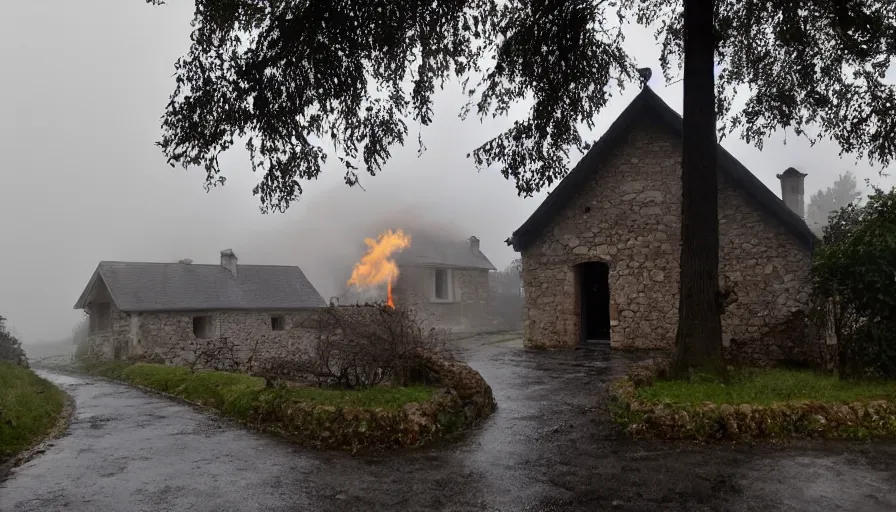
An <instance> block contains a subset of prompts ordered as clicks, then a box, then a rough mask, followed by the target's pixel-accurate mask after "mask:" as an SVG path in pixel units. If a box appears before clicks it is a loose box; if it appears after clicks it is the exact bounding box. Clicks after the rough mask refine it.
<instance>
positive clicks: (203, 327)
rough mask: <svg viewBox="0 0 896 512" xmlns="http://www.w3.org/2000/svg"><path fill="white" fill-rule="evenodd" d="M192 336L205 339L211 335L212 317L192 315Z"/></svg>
mask: <svg viewBox="0 0 896 512" xmlns="http://www.w3.org/2000/svg"><path fill="white" fill-rule="evenodd" d="M193 336H195V337H196V338H197V339H206V338H211V337H212V317H210V316H194V317H193Z"/></svg>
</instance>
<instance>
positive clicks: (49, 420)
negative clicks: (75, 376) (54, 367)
mask: <svg viewBox="0 0 896 512" xmlns="http://www.w3.org/2000/svg"><path fill="white" fill-rule="evenodd" d="M64 405H65V394H64V393H63V392H62V390H60V389H59V388H57V387H56V386H54V385H53V384H51V383H50V382H48V381H46V380H44V379H42V378H40V377H38V376H37V375H36V374H35V373H34V372H32V371H31V370H28V369H26V368H22V367H20V366H16V365H13V364H10V363H5V362H2V361H0V462H2V461H4V460H6V459H9V458H11V457H12V456H14V455H16V454H17V453H19V452H20V451H23V450H26V449H28V448H30V447H31V446H33V445H34V444H36V443H37V442H39V441H40V440H41V439H43V438H44V437H45V436H46V435H47V434H48V433H49V432H50V430H51V429H52V428H53V427H54V426H55V425H56V424H57V422H58V420H59V415H60V414H61V413H62V410H63V406H64Z"/></svg>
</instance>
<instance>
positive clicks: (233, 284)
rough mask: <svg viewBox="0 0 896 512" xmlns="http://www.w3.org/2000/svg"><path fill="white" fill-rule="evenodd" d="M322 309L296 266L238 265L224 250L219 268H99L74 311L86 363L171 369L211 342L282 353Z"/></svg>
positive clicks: (185, 264)
mask: <svg viewBox="0 0 896 512" xmlns="http://www.w3.org/2000/svg"><path fill="white" fill-rule="evenodd" d="M323 307H326V303H325V302H324V299H323V298H322V297H321V295H320V294H319V293H318V292H317V290H316V289H315V288H314V286H312V284H311V282H310V281H308V279H307V278H306V277H305V274H304V273H303V272H302V270H301V269H300V268H299V267H295V266H276V265H240V264H238V262H237V257H236V255H235V254H234V253H233V251H231V250H230V249H227V250H224V251H221V262H220V264H219V265H199V264H193V263H192V262H191V261H190V260H182V261H181V262H179V263H144V262H120V261H103V262H100V264H99V265H98V266H97V268H96V270H95V271H94V273H93V275H92V276H91V278H90V281H88V283H87V286H86V287H85V288H84V291H83V293H81V297H80V298H78V302H77V303H76V304H75V309H83V310H84V311H85V312H87V314H88V315H89V316H90V318H89V324H90V326H89V334H88V347H89V355H90V356H91V357H93V358H95V359H106V360H109V359H116V360H118V359H127V358H129V357H134V356H143V357H147V356H151V355H153V354H159V355H162V357H163V359H165V360H166V361H168V362H175V363H178V362H183V360H184V359H185V358H187V357H189V355H190V354H191V353H192V352H193V351H194V350H195V349H196V347H198V346H200V345H201V344H203V343H206V342H207V341H208V340H211V339H220V338H227V339H229V340H231V341H232V342H233V343H234V344H235V346H236V347H237V349H238V350H239V351H241V352H246V351H248V350H250V348H251V350H253V351H255V350H257V351H260V352H264V353H267V354H274V353H277V352H278V351H283V350H287V349H289V348H291V347H292V346H293V345H294V344H297V343H304V342H306V341H307V339H308V336H307V332H306V331H305V329H304V327H303V325H304V322H305V320H306V319H307V318H308V314H309V313H310V312H313V311H315V310H320V309H321V308H323Z"/></svg>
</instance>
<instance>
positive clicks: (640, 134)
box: [522, 116, 811, 352]
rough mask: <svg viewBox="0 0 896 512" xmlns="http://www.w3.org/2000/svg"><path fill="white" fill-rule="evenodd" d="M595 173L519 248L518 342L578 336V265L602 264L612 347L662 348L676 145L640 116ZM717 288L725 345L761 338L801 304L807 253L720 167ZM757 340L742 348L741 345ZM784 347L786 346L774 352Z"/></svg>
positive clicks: (675, 258)
mask: <svg viewBox="0 0 896 512" xmlns="http://www.w3.org/2000/svg"><path fill="white" fill-rule="evenodd" d="M625 137H626V138H625V139H624V140H623V141H622V143H620V144H618V145H616V147H615V149H614V150H613V151H612V152H611V154H610V156H609V158H607V159H606V160H604V161H603V162H601V163H600V165H599V167H600V169H599V173H598V174H597V175H596V178H593V179H590V180H589V182H588V183H587V185H585V186H584V188H582V189H581V191H580V192H578V193H577V195H576V196H575V197H574V198H573V199H572V200H571V201H569V202H568V204H566V205H565V207H564V208H563V209H562V210H561V211H560V212H559V213H558V214H556V215H554V217H553V219H552V220H551V221H550V223H549V224H548V225H547V227H545V228H544V229H542V230H541V233H540V235H539V236H538V237H537V240H536V241H535V242H534V243H532V244H530V246H529V247H528V248H527V249H525V250H523V251H522V253H523V254H522V256H523V257H522V264H523V272H522V275H523V288H524V290H525V294H526V304H525V307H524V312H523V321H524V326H525V337H526V342H527V343H528V344H529V345H541V346H549V347H560V346H570V345H574V344H577V343H578V341H579V329H580V318H579V314H580V312H579V304H578V299H577V294H576V289H577V283H576V272H575V270H574V269H575V266H576V265H577V264H580V263H583V262H589V261H602V262H606V263H607V264H608V265H609V287H610V297H611V299H610V300H611V309H610V310H611V335H610V338H611V345H612V346H613V347H617V348H638V349H648V348H670V347H671V346H672V345H673V343H674V338H675V330H676V326H677V317H678V291H679V286H678V285H679V283H678V281H679V257H680V232H681V224H680V222H681V220H680V219H681V150H680V147H681V143H680V140H678V139H676V136H675V134H673V133H670V132H669V130H668V129H667V128H666V127H665V126H664V125H662V123H660V122H658V121H656V120H653V119H652V118H650V117H647V116H641V117H640V118H639V119H638V120H637V121H636V123H635V125H634V126H633V127H632V128H631V129H630V130H629V131H628V133H627V135H626V136H625ZM719 179H720V182H719V231H720V232H719V238H720V240H719V242H720V269H719V270H720V283H721V285H722V287H723V290H726V291H727V292H728V293H729V299H728V302H729V304H728V305H727V307H726V310H725V312H724V315H723V318H722V322H723V331H724V340H723V341H724V344H725V345H726V346H729V345H730V344H731V342H732V340H734V341H735V342H736V344H737V346H739V347H744V346H746V347H750V348H744V349H743V350H746V351H750V350H756V351H759V352H762V351H766V350H769V349H771V350H775V349H776V348H774V347H767V346H762V342H761V339H762V338H763V337H765V336H766V335H767V334H768V333H769V332H773V331H774V330H775V329H776V328H777V327H776V326H779V325H780V324H782V323H784V322H787V320H788V319H789V318H790V317H791V316H792V315H794V314H797V313H799V312H800V311H805V309H806V308H807V307H808V302H809V293H808V290H809V286H808V284H809V270H810V266H811V254H810V251H809V250H808V249H807V248H806V247H805V246H804V244H801V242H800V241H799V240H798V239H797V238H796V237H795V236H793V235H792V234H791V233H790V232H788V231H787V230H786V229H785V228H784V227H783V226H782V225H781V223H780V222H778V221H777V220H776V219H775V218H773V217H772V216H771V215H770V214H768V213H766V212H765V211H763V210H762V209H761V208H758V207H757V205H756V204H754V202H753V199H752V198H750V197H748V196H747V195H746V194H745V193H744V192H743V191H741V190H738V189H737V188H736V187H735V186H734V184H733V183H732V181H731V179H730V178H729V177H728V176H725V175H724V173H720V178H719ZM748 339H750V340H756V342H755V343H749V344H746V345H744V344H743V343H737V342H738V341H741V340H748ZM781 350H783V349H781Z"/></svg>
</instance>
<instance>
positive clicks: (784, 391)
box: [637, 369, 896, 405]
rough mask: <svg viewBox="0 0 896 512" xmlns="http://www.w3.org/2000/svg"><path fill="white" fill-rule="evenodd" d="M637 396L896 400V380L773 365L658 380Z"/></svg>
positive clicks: (721, 400)
mask: <svg viewBox="0 0 896 512" xmlns="http://www.w3.org/2000/svg"><path fill="white" fill-rule="evenodd" d="M637 397H638V398H640V399H642V400H647V401H650V402H671V403H674V404H700V403H704V402H712V403H716V404H730V405H739V404H756V405H771V404H773V403H782V402H799V401H806V400H816V401H820V402H827V403H849V402H855V401H867V400H874V399H886V400H896V382H885V381H882V382H851V381H844V380H840V379H838V378H837V377H836V376H832V375H821V374H817V373H813V372H809V371H799V370H783V369H774V370H761V371H753V372H749V373H745V374H743V375H740V376H735V377H732V378H731V379H730V381H729V382H719V381H712V380H706V381H702V382H687V381H657V382H655V383H654V384H653V385H652V386H647V387H643V388H639V389H638V390H637Z"/></svg>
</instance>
